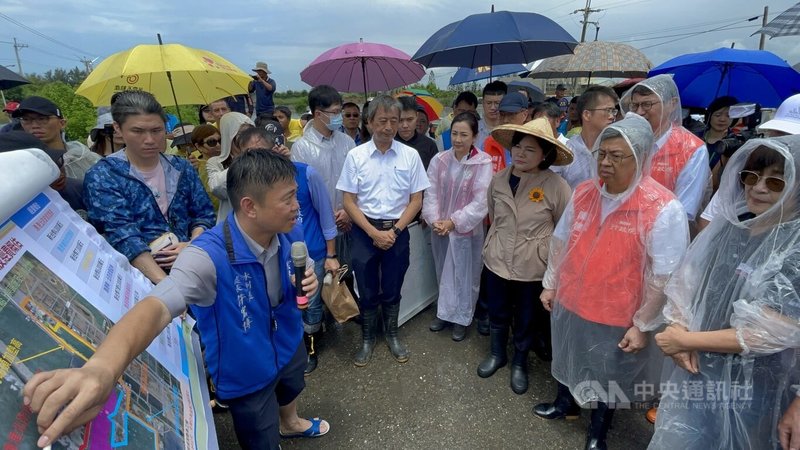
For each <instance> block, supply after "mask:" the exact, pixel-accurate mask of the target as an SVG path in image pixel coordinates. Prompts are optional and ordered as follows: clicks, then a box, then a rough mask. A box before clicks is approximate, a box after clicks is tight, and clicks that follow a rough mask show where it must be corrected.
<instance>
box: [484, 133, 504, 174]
mask: <svg viewBox="0 0 800 450" xmlns="http://www.w3.org/2000/svg"><path fill="white" fill-rule="evenodd" d="M483 151H484V152H485V153H486V154H488V155H489V156H491V157H492V173H497V172H500V171H501V170H503V169H505V168H506V149H505V148H503V146H502V145H500V143H499V142H497V141H496V140H495V139H494V138H493V137H492V136H489V137H488V138H486V140H485V141H483Z"/></svg>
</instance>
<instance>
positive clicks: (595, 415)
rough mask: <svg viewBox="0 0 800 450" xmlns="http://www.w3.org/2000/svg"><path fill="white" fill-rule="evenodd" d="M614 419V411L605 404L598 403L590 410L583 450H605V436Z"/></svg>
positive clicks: (606, 447) (606, 446)
mask: <svg viewBox="0 0 800 450" xmlns="http://www.w3.org/2000/svg"><path fill="white" fill-rule="evenodd" d="M613 418H614V410H613V409H611V408H609V407H608V404H606V403H598V404H597V408H595V409H593V410H592V420H591V422H589V432H588V433H587V435H586V446H584V450H607V449H608V445H607V444H606V435H607V434H608V429H609V428H610V427H611V420H612V419H613Z"/></svg>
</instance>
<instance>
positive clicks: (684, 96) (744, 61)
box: [647, 48, 800, 108]
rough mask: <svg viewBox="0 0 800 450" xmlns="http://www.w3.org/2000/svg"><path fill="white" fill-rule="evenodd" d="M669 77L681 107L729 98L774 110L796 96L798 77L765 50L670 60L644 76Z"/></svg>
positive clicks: (720, 51)
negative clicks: (679, 97)
mask: <svg viewBox="0 0 800 450" xmlns="http://www.w3.org/2000/svg"><path fill="white" fill-rule="evenodd" d="M662 73H669V74H672V75H673V79H674V80H675V84H676V85H678V91H679V92H680V95H681V105H683V106H690V107H699V108H706V107H708V105H709V104H710V103H711V101H712V100H714V99H715V98H717V97H720V96H723V95H730V96H733V97H736V98H737V99H739V101H741V102H755V103H759V104H761V106H765V107H777V106H779V105H780V104H781V102H783V100H784V99H786V98H788V97H791V96H792V95H794V94H797V93H798V92H800V73H798V72H797V71H796V70H794V69H793V68H792V66H790V65H789V64H787V63H786V61H784V60H782V59H781V58H779V57H778V56H777V55H775V54H774V53H771V52H768V51H765V50H737V49H731V48H718V49H716V50H712V51H709V52H702V53H691V54H688V55H682V56H678V57H676V58H673V59H671V60H669V61H667V62H665V63H663V64H661V65H659V66H658V67H655V68H653V70H651V71H650V72H649V73H648V74H647V76H648V77H652V76H655V75H660V74H662Z"/></svg>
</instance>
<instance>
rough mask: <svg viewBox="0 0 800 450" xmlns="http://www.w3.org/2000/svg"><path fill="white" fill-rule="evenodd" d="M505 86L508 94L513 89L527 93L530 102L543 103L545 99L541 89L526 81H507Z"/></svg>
mask: <svg viewBox="0 0 800 450" xmlns="http://www.w3.org/2000/svg"><path fill="white" fill-rule="evenodd" d="M506 84H507V85H508V91H509V92H511V91H512V90H515V89H516V90H524V91H525V92H527V93H528V98H529V99H531V101H534V102H543V101H544V99H545V97H544V92H543V91H542V89H541V88H540V87H539V86H537V85H535V84H533V83H532V82H530V81H528V80H508V81H507V82H506Z"/></svg>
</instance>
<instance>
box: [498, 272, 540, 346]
mask: <svg viewBox="0 0 800 450" xmlns="http://www.w3.org/2000/svg"><path fill="white" fill-rule="evenodd" d="M483 274H484V277H485V280H486V293H487V300H488V301H487V303H488V306H489V322H490V323H491V325H492V326H495V327H508V326H511V327H512V329H513V331H514V339H513V340H514V348H515V349H517V350H519V351H528V350H530V349H531V346H532V345H533V342H534V339H535V338H537V337H539V336H540V334H541V333H542V332H544V330H543V329H542V327H543V326H544V325H543V323H544V322H547V324H548V327H547V330H548V343H549V321H550V318H549V316H548V315H547V311H546V310H545V309H544V307H543V306H542V302H541V301H539V296H540V295H541V293H542V282H541V281H513V280H506V279H505V278H501V277H500V276H498V275H496V274H495V273H494V272H492V271H491V270H489V269H488V268H486V266H484V267H483ZM537 325H538V326H537ZM537 328H538V329H537Z"/></svg>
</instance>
